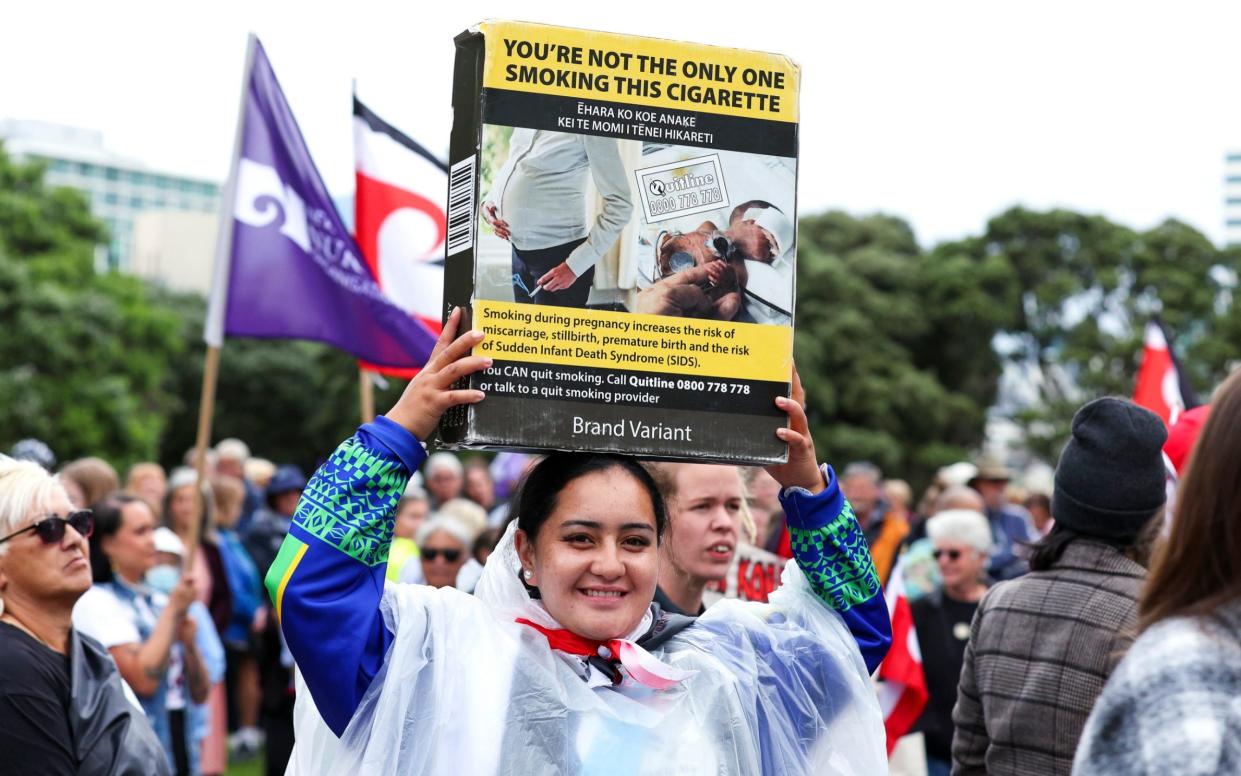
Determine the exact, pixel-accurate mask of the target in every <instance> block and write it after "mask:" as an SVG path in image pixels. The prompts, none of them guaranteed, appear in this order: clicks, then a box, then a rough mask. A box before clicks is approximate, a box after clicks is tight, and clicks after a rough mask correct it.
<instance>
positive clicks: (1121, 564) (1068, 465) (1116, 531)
mask: <svg viewBox="0 0 1241 776" xmlns="http://www.w3.org/2000/svg"><path fill="white" fill-rule="evenodd" d="M1165 439H1167V429H1166V428H1165V427H1164V424H1163V421H1162V420H1160V418H1159V416H1157V415H1155V414H1154V413H1153V412H1150V411H1149V410H1146V409H1143V408H1141V407H1139V406H1137V405H1136V404H1134V403H1132V402H1130V401H1126V400H1124V399H1116V398H1103V399H1096V400H1095V401H1092V402H1090V403H1088V404H1086V405H1085V406H1083V407H1082V408H1081V409H1079V410H1078V411H1077V414H1076V415H1074V416H1073V424H1072V433H1071V436H1070V438H1069V441H1068V443H1067V444H1065V446H1064V451H1063V452H1062V453H1061V455H1060V463H1059V465H1058V466H1057V467H1056V476H1055V491H1054V493H1053V494H1052V500H1051V512H1052V517H1053V518H1054V519H1055V526H1054V527H1053V528H1052V530H1051V533H1049V534H1048V535H1047V536H1046V537H1044V538H1043V539H1042V540H1041V541H1040V542H1039V543H1038V544H1036V545H1034V548H1033V554H1032V555H1031V558H1030V568H1031V572H1030V573H1029V574H1026V575H1025V576H1023V577H1020V578H1018V579H1014V580H1010V581H1007V582H1001V583H999V584H997V585H996V586H994V587H993V588H991V590H990V591H988V593H987V595H986V596H985V597H984V598H983V599H982V601H981V602H980V604H979V606H978V611H977V613H976V614H975V616H974V621H973V624H972V625H971V627H970V637H969V642H968V645H967V646H966V651H965V661H964V665H963V667H962V670H961V680H960V685H959V688H958V692H957V705H956V708H954V709H953V715H952V716H953V723H954V725H955V727H956V732H955V735H954V736H953V742H952V759H953V772H954V773H964V774H972V773H979V774H981V773H988V774H993V775H995V774H1018V773H1040V774H1069V773H1070V771H1071V770H1072V767H1073V755H1074V752H1075V750H1076V748H1077V741H1078V739H1079V738H1080V737H1081V733H1082V730H1083V729H1084V727H1085V724H1086V718H1087V717H1088V716H1089V714H1090V710H1091V708H1092V707H1093V706H1094V703H1095V700H1096V699H1097V698H1098V696H1099V694H1100V693H1101V692H1102V691H1103V686H1104V684H1105V683H1106V682H1107V678H1108V676H1109V675H1110V674H1111V673H1112V670H1113V669H1114V668H1115V667H1116V663H1117V662H1118V661H1119V660H1120V657H1121V656H1122V655H1123V654H1124V652H1125V649H1126V648H1128V646H1129V644H1130V643H1131V642H1132V640H1133V633H1134V629H1135V628H1134V626H1136V624H1137V616H1138V611H1137V599H1138V593H1139V591H1140V589H1141V587H1142V583H1143V582H1144V580H1145V578H1146V569H1145V568H1144V567H1143V566H1142V565H1141V564H1139V563H1138V562H1137V561H1136V560H1134V559H1133V557H1131V556H1133V555H1135V554H1136V553H1134V552H1133V550H1134V547H1135V545H1136V544H1137V543H1138V542H1139V540H1140V538H1142V537H1143V536H1144V533H1145V530H1146V528H1147V526H1148V525H1150V523H1151V520H1152V518H1154V517H1155V516H1156V515H1158V514H1160V512H1161V511H1162V508H1163V505H1164V499H1165V495H1164V494H1165V474H1164V464H1163V454H1162V447H1163V443H1164V440H1165Z"/></svg>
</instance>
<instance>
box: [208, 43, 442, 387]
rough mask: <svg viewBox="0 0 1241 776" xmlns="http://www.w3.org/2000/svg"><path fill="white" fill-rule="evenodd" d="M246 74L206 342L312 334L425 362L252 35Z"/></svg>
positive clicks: (375, 353) (383, 357)
mask: <svg viewBox="0 0 1241 776" xmlns="http://www.w3.org/2000/svg"><path fill="white" fill-rule="evenodd" d="M246 74H247V75H246V80H245V85H244V88H243V95H242V106H241V115H240V118H239V120H238V127H237V139H236V145H235V151H234V160H233V170H232V174H231V175H230V177H229V183H228V188H227V191H226V192H225V197H224V200H225V201H224V204H223V206H222V224H221V231H220V235H221V238H220V244H219V245H218V246H217V251H216V271H215V286H214V288H213V290H212V294H211V302H210V305H209V309H208V313H207V324H206V330H205V338H206V340H207V343H208V344H210V345H215V346H217V347H219V346H220V345H221V344H222V343H223V339H224V337H226V336H233V337H263V338H289V339H309V340H318V341H319V342H326V343H328V344H329V345H334V346H336V347H338V348H340V349H342V350H345V351H348V352H349V353H352V354H353V355H354V356H357V357H358V358H359V359H362V360H364V361H368V362H371V363H373V364H377V365H382V366H388V367H420V366H423V365H424V364H425V363H426V360H427V358H428V357H429V356H430V354H431V348H432V347H433V346H434V345H435V339H436V337H435V334H433V333H432V332H431V331H429V330H428V329H427V328H426V327H425V326H423V325H422V324H421V323H419V322H418V321H417V320H416V319H414V318H412V317H410V316H409V315H408V314H407V313H406V312H405V311H404V310H402V309H401V308H399V307H397V306H396V305H394V304H393V303H392V302H390V301H389V300H388V298H387V297H385V296H384V294H383V292H382V291H381V290H380V288H379V284H378V283H376V281H375V277H374V275H373V274H372V272H371V270H370V268H369V267H368V265H367V263H366V261H365V260H363V258H362V253H361V251H360V250H358V246H357V244H356V243H355V242H354V240H353V237H352V236H351V235H350V234H349V230H348V229H346V228H345V225H344V223H343V222H342V221H341V219H340V215H339V214H338V213H337V212H336V207H335V206H334V205H333V204H332V200H331V197H329V196H328V192H327V187H326V186H324V185H323V180H322V179H321V178H320V177H319V171H318V170H317V169H316V168H315V164H314V162H313V161H312V160H311V158H310V152H309V150H308V149H307V148H306V141H305V140H304V139H303V138H302V133H301V130H299V129H298V127H297V121H296V120H294V118H293V112H292V111H291V110H290V109H289V104H288V102H286V101H285V98H284V92H282V91H281V89H280V84H279V82H277V81H276V74H275V72H274V71H273V70H272V68H271V63H270V62H268V60H267V55H266V54H265V53H264V51H263V46H262V44H261V43H259V41H258V39H257V38H255V37H254V36H251V37H250V50H249V54H248V57H247V68H246Z"/></svg>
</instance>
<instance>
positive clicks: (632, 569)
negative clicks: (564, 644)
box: [516, 467, 659, 641]
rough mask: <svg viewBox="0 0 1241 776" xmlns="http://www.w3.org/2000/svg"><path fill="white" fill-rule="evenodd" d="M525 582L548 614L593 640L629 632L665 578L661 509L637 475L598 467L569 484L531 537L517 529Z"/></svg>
mask: <svg viewBox="0 0 1241 776" xmlns="http://www.w3.org/2000/svg"><path fill="white" fill-rule="evenodd" d="M516 539H517V553H518V555H519V556H520V558H521V564H522V568H523V569H528V570H530V571H532V572H533V574H532V575H531V576H530V577H529V578H527V580H526V581H527V583H528V584H530V585H532V586H533V587H537V588H538V589H539V594H540V596H541V598H542V600H543V604H544V605H545V606H546V607H547V611H548V613H549V614H551V616H552V617H554V618H555V619H556V621H557V622H559V623H560V624H561V625H563V626H564V627H565V628H568V629H569V630H571V631H573V632H574V633H576V634H578V635H579V636H584V637H586V638H588V639H595V640H599V641H602V640H606V639H613V638H619V637H622V636H625V635H626V634H628V633H629V632H631V631H632V630H633V629H634V628H636V627H637V626H638V623H639V622H640V621H641V620H642V615H643V614H644V613H646V611H647V609H648V608H649V607H650V605H651V600H652V599H653V598H654V597H655V582H656V579H657V578H658V576H659V552H658V546H657V538H656V524H655V509H654V506H653V505H652V504H651V497H650V495H649V494H648V493H647V491H646V489H645V488H643V486H642V485H641V483H639V482H638V480H636V479H635V478H634V477H633V475H631V474H630V473H628V472H626V471H624V470H622V469H620V468H616V467H614V468H609V469H604V470H601V471H593V472H591V473H589V474H585V475H583V476H581V477H578V478H577V479H575V480H573V481H571V482H569V484H568V485H566V486H565V487H564V488H563V489H562V490H561V491H560V493H559V495H558V496H557V498H556V508H555V509H554V510H553V511H552V513H551V515H550V516H549V517H548V518H547V521H546V522H544V523H543V524H542V526H540V527H539V530H538V535H537V536H536V537H534V538H533V540H532V539H531V537H529V536H527V535H526V533H525V531H521V530H519V531H518V532H517V536H516Z"/></svg>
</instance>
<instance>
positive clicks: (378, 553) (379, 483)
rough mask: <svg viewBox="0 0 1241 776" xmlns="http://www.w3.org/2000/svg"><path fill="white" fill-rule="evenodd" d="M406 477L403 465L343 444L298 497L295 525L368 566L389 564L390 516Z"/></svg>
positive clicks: (357, 443)
mask: <svg viewBox="0 0 1241 776" xmlns="http://www.w3.org/2000/svg"><path fill="white" fill-rule="evenodd" d="M408 482H409V474H408V472H407V471H406V469H405V466H404V465H403V464H402V463H401V461H400V460H399V459H397V458H395V457H392V458H387V457H384V456H382V455H379V454H377V453H376V452H374V451H372V450H370V449H368V448H367V447H366V446H365V445H364V444H363V443H362V441H361V440H359V439H358V437H356V436H354V437H351V438H350V439H347V440H346V441H345V442H344V443H342V444H341V446H340V447H338V448H336V451H335V452H334V453H332V456H331V457H330V458H328V460H327V462H326V463H324V464H323V465H322V466H320V467H319V470H318V471H317V472H315V476H314V477H312V478H311V480H310V483H309V484H307V486H306V490H305V491H303V492H302V499H301V501H299V502H298V504H297V511H296V512H295V513H294V515H293V522H294V523H295V524H296V525H297V526H298V527H299V528H301V529H302V530H303V531H306V532H307V533H309V534H310V535H312V536H314V537H315V538H317V539H319V540H320V541H322V542H324V543H326V544H330V545H331V546H333V547H335V548H336V549H338V550H340V551H341V552H343V553H345V554H346V555H348V556H350V557H351V558H354V559H355V560H357V561H359V562H361V563H363V564H365V565H367V566H378V565H380V564H382V563H386V562H387V561H388V548H389V546H391V544H392V528H393V514H394V512H395V511H396V505H397V502H398V501H400V500H401V496H402V495H404V493H405V485H406V484H407V483H408Z"/></svg>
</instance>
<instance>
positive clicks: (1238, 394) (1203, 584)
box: [1073, 371, 1241, 776]
mask: <svg viewBox="0 0 1241 776" xmlns="http://www.w3.org/2000/svg"><path fill="white" fill-rule="evenodd" d="M1138 611H1139V614H1140V618H1141V620H1140V630H1141V634H1140V635H1139V636H1138V638H1137V640H1136V641H1134V642H1133V646H1132V647H1131V648H1130V649H1129V652H1128V654H1127V655H1126V656H1125V658H1124V660H1122V661H1121V662H1120V665H1119V666H1117V668H1116V671H1115V673H1113V674H1112V676H1111V678H1110V679H1109V680H1108V683H1107V687H1105V688H1104V690H1103V694H1102V695H1101V696H1100V697H1099V701H1098V703H1097V704H1096V705H1095V707H1094V710H1093V712H1091V714H1090V719H1089V720H1088V721H1087V723H1086V731H1085V733H1084V734H1083V736H1082V741H1081V745H1080V746H1079V747H1078V750H1077V757H1076V758H1075V760H1074V763H1073V773H1074V774H1086V775H1087V776H1093V775H1094V774H1100V775H1102V774H1113V773H1124V774H1128V775H1129V776H1142V774H1150V775H1151V776H1154V775H1155V774H1158V776H1177V774H1195V775H1197V774H1216V773H1218V774H1235V773H1241V706H1238V701H1237V699H1238V698H1241V371H1236V372H1234V373H1233V375H1232V376H1231V377H1230V378H1228V380H1227V381H1225V382H1224V384H1223V385H1222V386H1221V387H1220V388H1219V390H1218V391H1217V393H1216V395H1215V398H1214V401H1213V402H1212V403H1211V414H1210V416H1209V417H1208V418H1207V421H1206V424H1205V425H1204V426H1203V428H1202V433H1201V435H1200V436H1199V437H1198V442H1197V444H1196V445H1194V448H1193V457H1192V459H1191V463H1190V465H1189V468H1188V470H1187V473H1186V474H1185V477H1184V479H1182V480H1181V484H1180V487H1179V488H1178V489H1177V505H1176V516H1175V517H1174V518H1173V521H1172V527H1171V531H1170V533H1169V535H1168V537H1167V539H1166V540H1165V541H1164V542H1163V543H1162V544H1161V545H1159V546H1158V548H1157V549H1156V550H1155V556H1154V558H1153V560H1152V564H1151V570H1150V575H1149V577H1148V578H1147V582H1146V587H1145V589H1144V590H1143V592H1142V596H1141V598H1140V599H1139V602H1138Z"/></svg>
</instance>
